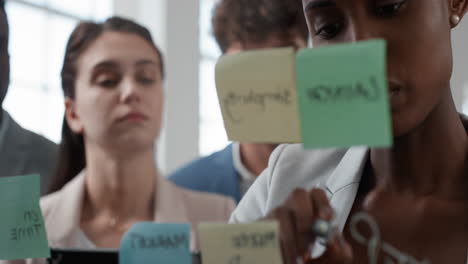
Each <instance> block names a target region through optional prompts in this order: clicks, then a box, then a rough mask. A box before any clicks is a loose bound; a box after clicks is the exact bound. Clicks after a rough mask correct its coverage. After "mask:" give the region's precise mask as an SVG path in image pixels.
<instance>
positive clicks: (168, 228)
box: [119, 222, 192, 264]
mask: <svg viewBox="0 0 468 264" xmlns="http://www.w3.org/2000/svg"><path fill="white" fill-rule="evenodd" d="M119 263H120V264H147V263H158V264H173V263H179V264H191V263H192V255H191V253H190V226H189V225H188V224H177V223H154V222H142V223H137V224H135V225H133V226H132V227H131V228H130V230H128V231H127V233H125V235H124V236H123V238H122V241H121V242H120V250H119Z"/></svg>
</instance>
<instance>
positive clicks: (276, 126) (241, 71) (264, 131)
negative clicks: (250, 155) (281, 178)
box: [216, 48, 300, 143]
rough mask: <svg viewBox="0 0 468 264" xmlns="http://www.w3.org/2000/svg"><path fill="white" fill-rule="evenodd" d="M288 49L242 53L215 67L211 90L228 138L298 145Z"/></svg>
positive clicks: (292, 54)
mask: <svg viewBox="0 0 468 264" xmlns="http://www.w3.org/2000/svg"><path fill="white" fill-rule="evenodd" d="M294 61H295V52H294V49H293V48H279V49H264V50H258V51H246V52H242V53H237V54H233V55H227V56H223V57H221V58H220V59H219V61H218V63H217V64H216V89H217V91H218V99H219V103H220V106H221V112H222V115H223V120H224V126H225V128H226V132H227V135H228V138H229V139H230V140H234V141H242V142H257V143H294V142H300V134H299V132H300V129H299V118H298V115H297V99H296V80H295V74H294Z"/></svg>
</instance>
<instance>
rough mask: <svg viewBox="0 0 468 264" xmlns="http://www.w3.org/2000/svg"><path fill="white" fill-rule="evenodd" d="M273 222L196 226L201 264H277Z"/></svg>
mask: <svg viewBox="0 0 468 264" xmlns="http://www.w3.org/2000/svg"><path fill="white" fill-rule="evenodd" d="M278 228H279V227H278V223H277V222H256V223H251V224H209V223H203V224H200V225H199V226H198V230H199V233H200V244H201V249H202V262H203V264H219V263H227V264H258V263H268V264H281V263H282V260H281V251H280V245H279V237H278Z"/></svg>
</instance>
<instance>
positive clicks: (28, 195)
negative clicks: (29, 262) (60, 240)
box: [0, 175, 50, 260]
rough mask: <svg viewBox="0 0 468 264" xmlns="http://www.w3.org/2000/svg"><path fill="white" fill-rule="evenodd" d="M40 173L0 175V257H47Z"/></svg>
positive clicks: (8, 258) (5, 258)
mask: <svg viewBox="0 0 468 264" xmlns="http://www.w3.org/2000/svg"><path fill="white" fill-rule="evenodd" d="M39 183H40V178H39V175H28V176H18V177H2V178H0V211H1V212H2V215H1V216H0V259H4V260H12V259H25V258H48V257H49V256H50V251H49V247H48V242H47V235H46V231H45V227H44V221H43V218H42V213H41V209H40V208H39V188H40V184H39Z"/></svg>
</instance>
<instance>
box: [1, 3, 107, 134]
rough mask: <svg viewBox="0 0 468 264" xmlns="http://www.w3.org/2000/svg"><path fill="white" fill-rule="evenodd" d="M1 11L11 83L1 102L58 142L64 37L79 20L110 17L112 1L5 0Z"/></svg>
mask: <svg viewBox="0 0 468 264" xmlns="http://www.w3.org/2000/svg"><path fill="white" fill-rule="evenodd" d="M6 10H7V15H8V20H9V25H10V44H9V49H10V56H11V59H10V64H11V83H10V87H9V90H8V94H7V97H6V98H5V101H4V104H3V106H4V108H5V109H6V110H7V111H8V112H9V113H10V115H11V116H12V117H13V118H14V119H15V120H16V121H17V122H18V123H19V124H20V125H21V126H23V127H24V128H26V129H29V130H32V131H34V132H36V133H38V134H41V135H44V136H45V137H47V138H49V139H50V140H52V141H55V142H59V141H60V139H61V128H62V119H63V111H64V106H63V93H62V89H61V84H60V70H61V67H62V61H63V55H64V53H65V45H66V41H67V39H68V37H69V35H70V33H71V31H72V30H73V28H74V26H75V25H76V23H77V22H78V20H80V19H90V20H102V19H104V18H106V17H107V16H109V15H110V14H111V12H112V0H99V1H94V0H80V1H76V0H9V1H7V5H6Z"/></svg>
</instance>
